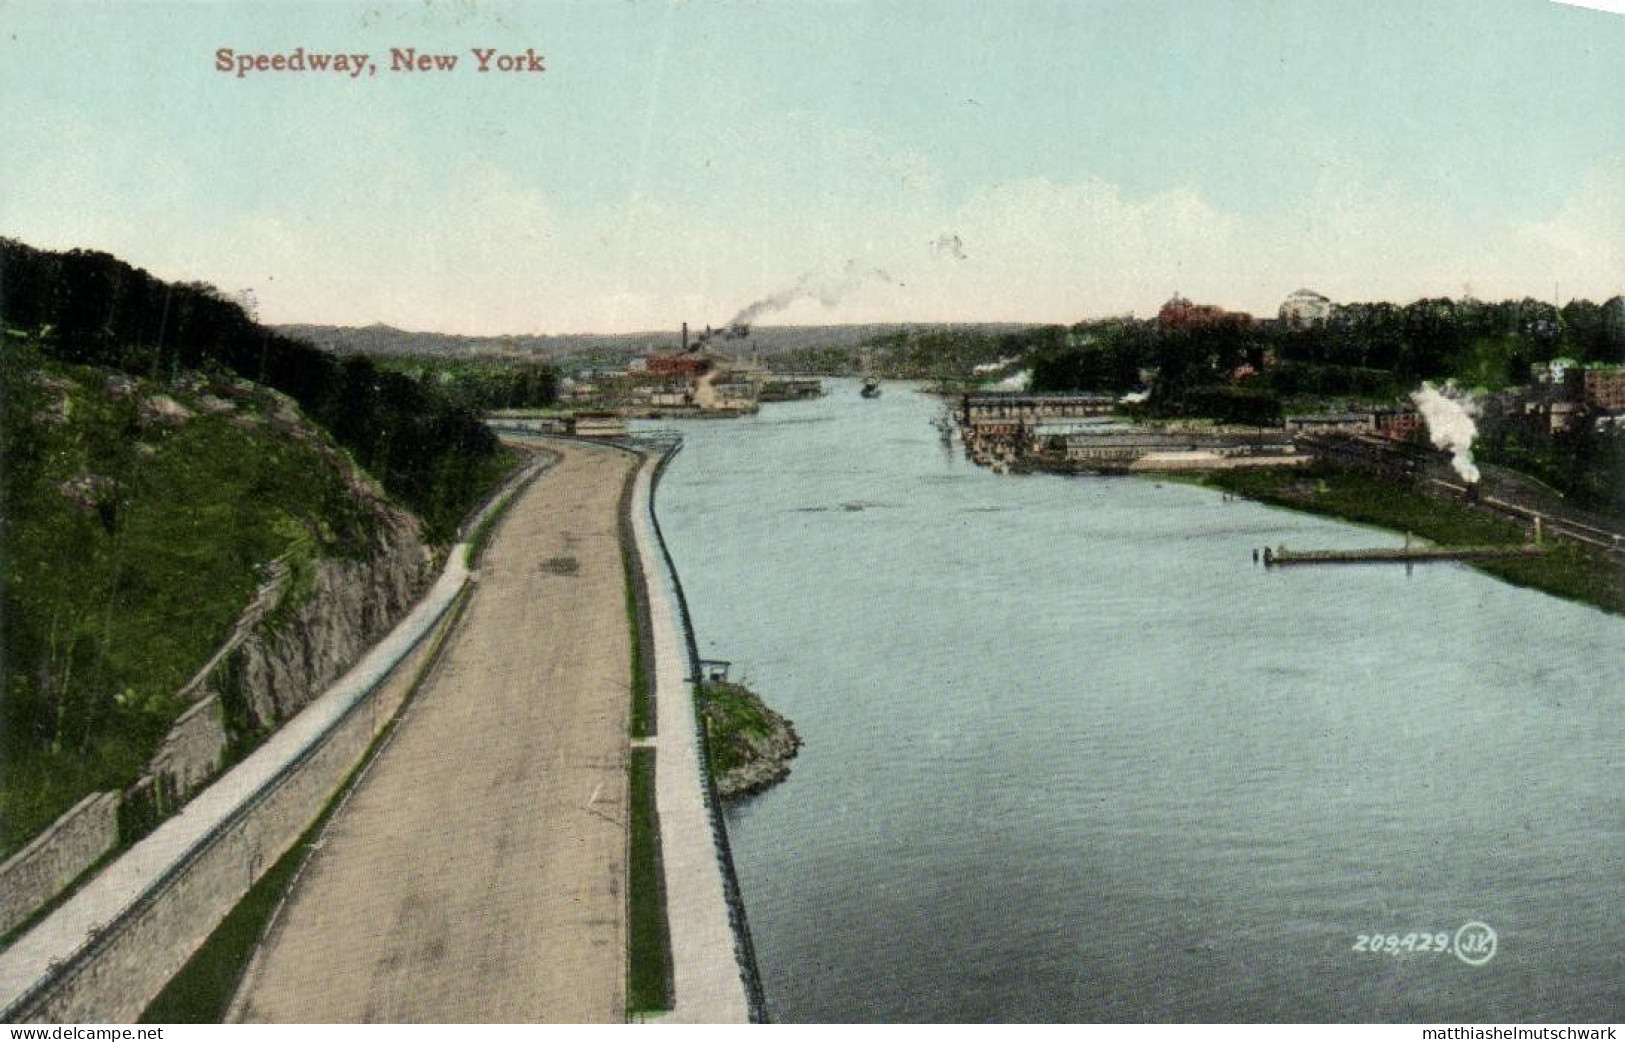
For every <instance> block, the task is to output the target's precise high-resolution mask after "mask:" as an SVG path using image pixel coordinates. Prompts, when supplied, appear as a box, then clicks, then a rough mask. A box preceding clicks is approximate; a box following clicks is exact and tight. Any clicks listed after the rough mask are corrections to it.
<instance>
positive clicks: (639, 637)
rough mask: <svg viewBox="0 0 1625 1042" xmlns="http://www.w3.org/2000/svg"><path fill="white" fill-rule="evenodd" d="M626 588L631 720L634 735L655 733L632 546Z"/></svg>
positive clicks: (626, 560) (626, 563) (626, 567)
mask: <svg viewBox="0 0 1625 1042" xmlns="http://www.w3.org/2000/svg"><path fill="white" fill-rule="evenodd" d="M622 558H623V563H624V576H625V580H624V582H623V586H624V587H625V590H626V624H627V627H628V628H629V629H630V630H631V631H632V721H631V730H632V737H633V738H647V737H649V736H650V735H652V734H654V720H653V714H652V712H651V703H652V702H653V699H651V698H650V697H649V671H648V669H647V668H646V667H645V665H644V661H643V625H642V613H641V612H640V611H639V608H640V605H639V603H638V592H637V589H636V587H635V584H634V583H633V581H632V569H633V568H635V567H637V564H636V562H635V561H634V559H633V558H634V554H633V552H632V550H631V548H626V549H625V551H624V552H623V554H622Z"/></svg>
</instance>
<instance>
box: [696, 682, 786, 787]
mask: <svg viewBox="0 0 1625 1042" xmlns="http://www.w3.org/2000/svg"><path fill="white" fill-rule="evenodd" d="M700 717H701V719H703V720H704V721H705V733H706V750H707V752H708V754H709V760H710V762H709V763H708V765H707V766H708V767H709V768H710V770H711V777H712V778H714V779H716V783H717V794H718V795H720V796H721V797H722V798H723V799H725V800H733V799H742V798H744V797H746V796H749V795H752V794H754V793H758V792H761V791H762V790H764V789H767V788H771V787H772V786H774V785H777V784H778V783H779V782H781V781H783V780H784V779H785V778H787V777H789V776H790V761H791V760H792V759H794V758H795V755H796V753H797V752H798V751H799V750H800V749H801V736H800V735H798V734H796V729H795V725H794V724H792V723H791V722H790V720H789V719H788V718H787V717H785V716H783V715H781V714H779V713H776V712H774V711H773V710H772V709H769V708H768V707H767V704H766V703H764V702H763V701H762V699H761V697H760V696H759V695H757V694H756V693H755V692H754V691H751V690H750V689H749V688H747V687H745V686H744V685H742V684H730V683H727V682H714V683H709V684H704V685H702V686H701V688H700Z"/></svg>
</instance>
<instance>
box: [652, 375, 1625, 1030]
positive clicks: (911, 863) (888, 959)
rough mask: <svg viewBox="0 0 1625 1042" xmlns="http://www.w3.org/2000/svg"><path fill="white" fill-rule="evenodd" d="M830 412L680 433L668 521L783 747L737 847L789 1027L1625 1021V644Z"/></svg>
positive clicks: (1106, 481)
mask: <svg viewBox="0 0 1625 1042" xmlns="http://www.w3.org/2000/svg"><path fill="white" fill-rule="evenodd" d="M827 386H829V388H830V389H831V392H832V393H831V394H830V395H829V396H828V397H826V398H823V399H820V400H817V401H812V402H801V403H791V404H782V405H770V406H767V407H765V408H764V409H763V411H762V413H761V414H760V415H759V416H757V417H754V418H749V419H745V420H739V421H712V422H688V423H683V424H679V425H678V426H679V427H680V429H681V430H682V433H683V435H684V438H685V448H684V451H683V452H682V453H681V454H679V456H678V457H677V458H676V459H675V460H674V461H673V463H672V465H671V467H670V469H669V471H668V472H667V475H666V477H665V479H664V480H663V482H662V484H661V486H660V490H659V493H658V498H657V509H658V511H659V514H660V518H661V522H662V524H663V526H664V529H665V533H666V536H667V539H668V540H669V542H670V547H671V552H672V554H673V557H674V559H675V561H676V564H677V568H678V571H679V574H680V575H681V576H682V580H683V583H684V586H685V589H686V591H687V595H688V599H689V602H690V606H691V609H692V613H693V618H694V622H695V627H696V630H697V633H698V638H699V643H700V649H701V654H702V655H704V656H706V657H715V658H722V659H728V660H731V661H732V662H733V663H734V676H735V678H736V679H737V678H742V679H744V680H745V681H746V682H747V683H748V684H749V685H750V686H751V687H753V688H754V689H756V690H757V691H758V692H760V693H761V694H762V695H763V696H764V697H765V698H766V699H767V701H768V703H769V704H770V705H773V706H774V707H775V708H777V709H779V710H781V711H782V712H784V713H785V714H787V715H788V716H789V717H791V718H792V719H793V720H794V721H795V723H796V726H797V728H798V729H799V731H800V732H801V735H802V737H803V738H804V739H805V741H806V746H805V748H804V749H803V750H802V753H801V755H800V757H799V758H798V759H797V760H796V761H795V764H794V770H793V773H792V774H791V776H790V778H789V779H788V780H787V781H786V782H785V783H783V784H782V785H780V786H778V787H777V788H775V789H773V790H770V791H769V792H767V793H764V794H762V795H760V796H758V797H755V798H753V799H751V800H750V801H748V802H746V803H744V804H741V805H738V806H736V807H734V808H732V809H730V810H729V812H728V814H727V822H728V829H729V834H730V836H731V839H732V844H733V850H734V856H735V860H736V865H737V870H738V874H739V881H740V886H741V890H742V892H743V895H744V900H745V905H746V909H747V912H748V915H749V919H750V924H751V928H752V934H753V936H754V940H755V945H756V951H757V956H758V962H759V964H760V966H761V970H762V976H763V982H764V987H765V990H766V995H767V1001H768V1006H769V1011H770V1013H771V1015H772V1016H773V1018H774V1019H776V1020H782V1021H825V1022H827V1021H1139V1020H1151V1021H1232V1020H1234V1021H1399V1022H1426V1023H1434V1024H1437V1023H1459V1022H1463V1021H1520V1022H1538V1021H1575V1022H1581V1021H1608V1020H1619V1019H1621V1017H1622V1015H1625V999H1622V997H1621V996H1622V993H1621V986H1620V982H1621V980H1625V973H1622V969H1625V966H1622V956H1621V950H1622V941H1625V927H1622V919H1621V912H1620V909H1621V908H1622V907H1625V838H1622V837H1625V809H1622V808H1625V774H1622V772H1621V750H1622V748H1625V742H1622V738H1625V726H1622V723H1621V721H1622V720H1625V714H1622V710H1625V655H1622V649H1625V620H1622V619H1620V618H1617V617H1612V616H1608V615H1605V614H1603V613H1602V612H1600V611H1597V610H1595V609H1591V608H1587V607H1583V606H1580V605H1575V604H1570V603H1566V602H1563V601H1560V600H1557V599H1554V598H1551V597H1548V596H1545V595H1543V594H1539V593H1534V592H1530V591H1527V590H1522V589H1517V588H1514V587H1512V586H1509V585H1506V584H1503V583H1500V582H1497V581H1495V580H1492V579H1490V578H1487V577H1485V576H1483V575H1481V574H1479V573H1476V572H1473V571H1472V570H1470V569H1468V568H1467V567H1465V566H1462V565H1458V564H1432V565H1425V566H1419V567H1416V568H1414V569H1413V570H1411V571H1409V572H1407V571H1406V569H1404V568H1402V567H1398V566H1364V567H1344V568H1297V569H1276V570H1271V571H1266V570H1264V569H1263V568H1261V567H1258V566H1255V565H1254V564H1253V562H1252V560H1251V551H1252V549H1253V548H1254V547H1262V546H1265V545H1270V546H1276V545H1281V544H1286V545H1288V546H1294V547H1302V548H1310V547H1348V546H1362V545H1396V544H1397V543H1398V542H1399V539H1398V538H1397V537H1395V536H1393V535H1391V534H1387V533H1381V532H1373V531H1371V530H1368V529H1362V528H1358V527H1355V526H1352V525H1347V524H1342V523H1339V522H1336V521H1330V520H1327V519H1323V518H1315V517H1310V516H1306V515H1300V514H1294V513H1291V512H1287V511H1282V510H1277V509H1274V508H1269V507H1265V506H1261V505H1258V504H1255V503H1250V502H1246V501H1238V500H1230V499H1227V498H1226V497H1224V496H1223V495H1221V494H1219V493H1217V492H1213V491H1209V490H1206V489H1200V488H1195V487H1191V486H1187V485H1181V484H1177V483H1171V482H1164V481H1155V480H1149V479H1145V478H1123V477H1115V478H1090V477H1073V478H1066V477H1059V476H1047V475H1046V476H1026V477H1017V476H1005V477H1001V476H997V475H994V474H991V473H989V472H987V471H984V470H980V469H978V468H975V467H973V466H972V465H970V464H969V463H968V462H966V461H965V460H964V459H963V458H962V455H961V453H960V450H959V448H958V445H957V443H955V444H954V445H952V446H948V445H945V444H944V443H943V442H942V440H941V437H940V435H939V434H938V432H937V431H936V430H935V429H934V428H933V427H932V425H931V420H932V419H933V418H934V417H935V416H937V415H939V414H940V412H941V409H942V404H941V402H940V400H939V399H936V398H933V397H930V396H927V395H924V394H919V393H916V392H915V391H914V390H913V389H912V388H909V387H906V386H904V385H900V384H887V385H886V389H885V393H884V395H883V396H882V397H881V398H879V399H878V400H873V401H867V400H864V399H862V398H860V396H859V395H858V393H857V385H856V384H855V383H853V382H850V381H830V382H828V384H827ZM1471 923H1476V924H1483V926H1485V927H1488V928H1489V929H1488V930H1485V929H1482V928H1481V927H1480V926H1476V925H1475V926H1469V925H1468V924H1471ZM1464 927H1465V929H1463V928H1464ZM1489 931H1493V934H1494V947H1493V948H1491V947H1490V940H1489ZM1458 933H1459V934H1460V935H1461V940H1460V941H1458V940H1457V935H1458ZM1362 935H1365V936H1367V937H1370V936H1377V937H1379V938H1381V939H1380V940H1379V941H1378V942H1377V944H1378V946H1379V947H1382V948H1384V949H1386V948H1387V947H1389V942H1388V941H1387V938H1388V936H1389V935H1395V937H1396V938H1397V939H1398V947H1397V950H1396V951H1392V952H1390V951H1388V950H1382V951H1378V952H1372V951H1368V950H1357V949H1361V948H1369V947H1370V946H1371V942H1370V941H1367V942H1365V944H1364V945H1361V943H1360V939H1361V937H1362ZM1439 935H1444V936H1443V937H1440V936H1439ZM1440 942H1447V943H1444V945H1443V947H1444V949H1445V950H1438V948H1437V947H1436V945H1439V944H1440ZM1424 948H1425V949H1428V950H1423V949H1424ZM1458 952H1459V954H1458Z"/></svg>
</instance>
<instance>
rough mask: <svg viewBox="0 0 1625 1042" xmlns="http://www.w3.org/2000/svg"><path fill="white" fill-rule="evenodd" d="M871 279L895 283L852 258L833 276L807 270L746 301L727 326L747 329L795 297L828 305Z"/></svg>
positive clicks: (881, 273)
mask: <svg viewBox="0 0 1625 1042" xmlns="http://www.w3.org/2000/svg"><path fill="white" fill-rule="evenodd" d="M871 281H876V282H884V283H885V284H886V285H888V286H891V285H895V284H896V282H897V280H896V279H893V278H892V277H891V276H890V275H888V274H886V273H885V272H884V271H881V270H880V269H879V268H862V269H860V268H859V267H858V265H857V262H856V261H847V262H846V268H845V270H844V271H842V272H841V274H840V275H839V276H838V277H836V278H833V279H828V278H820V277H818V276H817V275H816V274H815V273H814V272H810V271H809V272H807V273H806V274H805V275H803V276H801V278H799V279H797V280H796V282H795V285H793V286H791V287H790V288H789V289H782V290H780V291H779V292H777V293H774V294H771V295H769V296H766V297H763V298H762V299H761V300H758V301H756V302H755V303H752V304H747V305H746V306H745V307H744V308H742V309H740V312H739V314H737V315H735V316H734V317H733V318H732V319H731V320H729V322H728V327H729V328H730V329H733V328H737V327H741V326H743V327H745V328H746V329H747V330H748V329H749V328H750V325H751V323H753V322H755V321H756V320H757V319H759V318H761V317H762V316H763V315H771V314H773V313H774V312H776V311H783V310H784V309H785V308H787V307H789V306H790V305H791V304H794V303H795V302H796V301H798V300H816V301H818V302H819V303H820V304H822V305H824V306H825V307H827V308H832V307H834V306H835V305H836V304H839V303H840V302H841V299H842V298H843V297H845V296H846V295H847V294H849V293H851V292H853V291H854V290H856V289H858V288H859V287H860V286H862V285H864V284H865V283H867V282H871Z"/></svg>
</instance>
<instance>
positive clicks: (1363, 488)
mask: <svg viewBox="0 0 1625 1042" xmlns="http://www.w3.org/2000/svg"><path fill="white" fill-rule="evenodd" d="M1185 480H1190V481H1192V482H1194V483H1196V484H1199V485H1204V486H1206V487H1209V488H1217V489H1221V490H1223V491H1225V492H1229V493H1232V494H1234V495H1239V496H1244V497H1246V498H1248V499H1254V500H1257V501H1259V502H1262V503H1269V504H1271V505H1273V506H1282V507H1287V508H1290V509H1293V510H1302V511H1304V512H1306V513H1311V514H1321V515H1325V516H1328V517H1335V518H1338V519H1340V520H1344V521H1352V522H1355V523H1357V524H1364V525H1372V526H1375V527H1378V528H1385V529H1389V530H1392V531H1396V532H1410V533H1412V534H1414V535H1417V536H1420V537H1421V538H1423V539H1426V540H1428V541H1429V542H1431V543H1434V544H1436V545H1438V546H1442V547H1465V546H1517V545H1521V544H1523V543H1526V542H1527V541H1528V539H1529V533H1528V531H1527V529H1525V528H1524V526H1522V525H1519V524H1517V523H1516V522H1513V521H1508V520H1505V519H1502V518H1499V517H1494V516H1491V515H1488V514H1486V513H1484V512H1483V511H1481V510H1478V509H1475V508H1473V507H1471V506H1469V505H1467V504H1464V503H1459V502H1452V501H1450V500H1448V499H1444V498H1441V497H1438V496H1431V495H1427V494H1425V493H1422V492H1418V491H1416V490H1415V489H1411V488H1406V487H1403V486H1401V485H1397V484H1395V483H1393V482H1390V481H1385V480H1382V479H1380V478H1377V477H1373V476H1371V475H1369V474H1362V473H1358V472H1355V471H1349V470H1342V469H1338V468H1336V467H1331V466H1327V465H1325V464H1317V465H1315V466H1312V467H1309V468H1304V469H1300V470H1294V471H1271V470H1251V471H1216V472H1213V473H1207V474H1202V475H1200V476H1195V475H1193V476H1191V477H1190V478H1188V479H1185ZM1547 546H1548V552H1547V553H1546V554H1544V555H1542V556H1540V557H1528V558H1503V559H1495V560H1481V561H1473V562H1468V563H1470V565H1471V567H1473V568H1476V569H1478V570H1479V571H1481V572H1484V573H1486V574H1488V575H1493V576H1495V577H1496V578H1498V579H1502V580H1504V581H1506V582H1509V583H1512V584H1514V585H1517V586H1527V587H1529V588H1531V589H1536V590H1540V591H1541V592H1543V593H1549V594H1552V595H1553V596H1556V597H1562V598H1564V599H1566V600H1571V601H1578V602H1580V603H1582V604H1589V605H1591V606H1593V607H1596V608H1601V609H1602V610H1603V611H1607V612H1611V613H1613V614H1616V615H1625V561H1621V560H1620V559H1619V558H1618V557H1617V556H1615V555H1610V554H1608V553H1606V552H1604V551H1600V550H1591V549H1588V548H1585V547H1582V546H1578V545H1576V544H1574V543H1571V542H1565V541H1560V540H1550V541H1548V543H1547Z"/></svg>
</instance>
